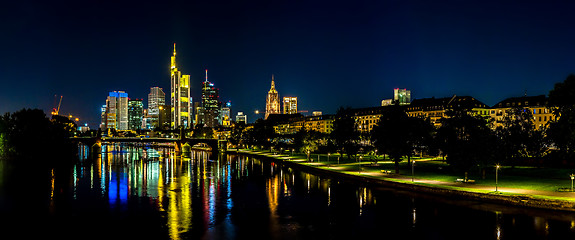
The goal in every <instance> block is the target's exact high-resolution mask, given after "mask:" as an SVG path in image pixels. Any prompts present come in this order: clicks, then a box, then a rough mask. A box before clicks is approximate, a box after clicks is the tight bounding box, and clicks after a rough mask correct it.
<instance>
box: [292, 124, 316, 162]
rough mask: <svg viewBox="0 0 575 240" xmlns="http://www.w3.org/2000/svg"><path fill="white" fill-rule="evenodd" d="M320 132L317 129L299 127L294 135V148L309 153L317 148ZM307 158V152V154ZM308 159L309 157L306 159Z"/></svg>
mask: <svg viewBox="0 0 575 240" xmlns="http://www.w3.org/2000/svg"><path fill="white" fill-rule="evenodd" d="M321 137H322V136H321V134H320V133H319V132H317V131H308V130H306V129H305V128H303V127H302V128H301V129H300V130H299V131H298V132H297V133H296V134H295V135H294V140H293V143H294V148H296V149H297V150H298V151H299V152H302V153H311V152H314V151H316V150H318V147H319V141H320V140H321ZM308 158H309V154H308ZM308 160H309V159H308Z"/></svg>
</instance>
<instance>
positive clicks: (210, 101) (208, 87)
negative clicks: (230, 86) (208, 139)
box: [200, 69, 221, 128]
mask: <svg viewBox="0 0 575 240" xmlns="http://www.w3.org/2000/svg"><path fill="white" fill-rule="evenodd" d="M220 108H221V103H220V101H219V90H218V89H217V88H216V87H214V84H213V83H211V82H209V81H208V70H207V69H206V80H205V81H204V82H203V83H202V110H203V111H204V114H203V116H202V120H201V122H200V124H202V125H203V126H207V127H211V128H213V127H216V126H217V125H218V124H219V123H220Z"/></svg>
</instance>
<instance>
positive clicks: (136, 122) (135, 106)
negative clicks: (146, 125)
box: [128, 99, 144, 130]
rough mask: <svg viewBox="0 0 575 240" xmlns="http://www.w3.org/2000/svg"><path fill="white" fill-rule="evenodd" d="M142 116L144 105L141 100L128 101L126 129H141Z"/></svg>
mask: <svg viewBox="0 0 575 240" xmlns="http://www.w3.org/2000/svg"><path fill="white" fill-rule="evenodd" d="M143 116H144V103H143V102H142V99H129V100H128V129H130V130H138V129H141V128H142V118H143Z"/></svg>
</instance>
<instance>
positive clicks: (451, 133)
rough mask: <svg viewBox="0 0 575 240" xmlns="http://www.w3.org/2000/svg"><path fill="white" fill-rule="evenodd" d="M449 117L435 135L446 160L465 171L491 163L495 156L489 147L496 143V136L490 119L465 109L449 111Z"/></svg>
mask: <svg viewBox="0 0 575 240" xmlns="http://www.w3.org/2000/svg"><path fill="white" fill-rule="evenodd" d="M447 116H448V117H447V118H442V125H441V127H440V128H439V129H438V131H437V136H436V141H438V143H439V148H440V149H441V151H442V152H443V153H444V154H446V155H447V159H446V160H447V163H448V164H449V165H450V166H452V167H453V168H454V169H455V170H459V171H464V172H468V171H469V170H471V169H472V168H476V167H479V168H484V167H486V166H488V165H492V164H493V161H494V159H495V158H494V157H495V156H494V153H493V152H492V151H490V150H491V149H495V147H496V146H497V145H496V144H497V143H496V142H497V137H496V136H495V135H494V134H493V132H492V130H491V128H490V127H489V122H488V121H487V119H486V118H484V117H481V116H473V115H471V114H470V113H469V112H468V111H467V110H464V109H456V110H450V111H448V112H447Z"/></svg>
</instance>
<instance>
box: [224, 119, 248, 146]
mask: <svg viewBox="0 0 575 240" xmlns="http://www.w3.org/2000/svg"><path fill="white" fill-rule="evenodd" d="M245 128H246V125H245V124H244V123H243V122H242V123H235V124H234V125H233V127H232V129H231V133H230V137H229V138H228V141H229V142H230V143H231V144H232V145H234V146H236V148H239V145H240V143H241V140H242V135H243V134H244V129H245Z"/></svg>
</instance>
